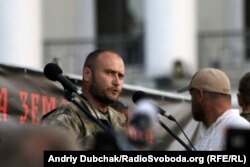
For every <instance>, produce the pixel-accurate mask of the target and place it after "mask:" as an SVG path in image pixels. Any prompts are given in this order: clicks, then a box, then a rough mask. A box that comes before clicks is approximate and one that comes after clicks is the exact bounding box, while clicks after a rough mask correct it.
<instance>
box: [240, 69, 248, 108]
mask: <svg viewBox="0 0 250 167" xmlns="http://www.w3.org/2000/svg"><path fill="white" fill-rule="evenodd" d="M238 91H239V93H240V95H241V96H242V98H243V101H244V102H245V103H247V104H250V72H247V73H245V74H244V75H243V76H242V78H241V79H240V82H239V87H238Z"/></svg>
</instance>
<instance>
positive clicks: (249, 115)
mask: <svg viewBox="0 0 250 167" xmlns="http://www.w3.org/2000/svg"><path fill="white" fill-rule="evenodd" d="M240 115H241V116H242V117H244V118H245V119H246V120H248V121H249V122H250V112H248V111H243V112H242V113H240Z"/></svg>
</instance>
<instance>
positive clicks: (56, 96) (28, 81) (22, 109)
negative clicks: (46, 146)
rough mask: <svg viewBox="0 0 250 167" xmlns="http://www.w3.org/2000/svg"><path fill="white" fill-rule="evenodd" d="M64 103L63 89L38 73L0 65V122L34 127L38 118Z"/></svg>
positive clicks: (38, 122)
mask: <svg viewBox="0 0 250 167" xmlns="http://www.w3.org/2000/svg"><path fill="white" fill-rule="evenodd" d="M64 102H66V99H65V98H64V92H63V87H62V86H61V85H60V83H57V82H52V81H50V80H48V79H47V78H46V77H45V76H44V75H43V73H42V72H40V71H35V70H30V69H25V68H20V67H13V66H7V65H3V64H0V121H5V122H6V121H8V120H10V119H14V120H16V121H18V122H19V123H20V124H32V125H38V124H40V118H41V116H42V115H44V114H45V113H47V112H49V111H51V110H52V109H54V108H56V107H57V106H58V105H60V104H61V103H64Z"/></svg>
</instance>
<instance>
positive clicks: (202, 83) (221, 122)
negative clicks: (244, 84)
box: [178, 68, 250, 151]
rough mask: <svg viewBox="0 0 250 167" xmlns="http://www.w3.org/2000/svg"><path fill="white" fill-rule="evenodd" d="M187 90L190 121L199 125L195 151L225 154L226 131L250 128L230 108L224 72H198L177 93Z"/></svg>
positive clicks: (228, 88)
mask: <svg viewBox="0 0 250 167" xmlns="http://www.w3.org/2000/svg"><path fill="white" fill-rule="evenodd" d="M187 90H188V91H189V92H190V95H191V105H192V115H193V118H194V119H195V120H196V121H200V122H202V127H201V130H200V140H199V141H198V143H197V144H196V145H195V148H196V150H206V151H209V150H225V149H226V140H225V139H226V138H225V131H226V130H227V128H230V127H240V128H241V127H242V128H243V127H244V128H246V127H247V128H250V124H249V122H248V121H247V120H246V119H244V118H242V117H241V116H240V115H239V111H238V110H237V109H232V108H231V84H230V80H229V78H228V76H227V75H226V74H225V73H224V72H223V71H221V70H218V69H215V68H204V69H201V70H199V71H198V72H196V73H195V74H194V75H193V77H192V80H191V82H190V84H189V85H188V86H186V87H184V88H182V89H179V90H178V91H179V92H184V91H187Z"/></svg>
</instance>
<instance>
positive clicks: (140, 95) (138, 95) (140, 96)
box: [132, 91, 149, 103]
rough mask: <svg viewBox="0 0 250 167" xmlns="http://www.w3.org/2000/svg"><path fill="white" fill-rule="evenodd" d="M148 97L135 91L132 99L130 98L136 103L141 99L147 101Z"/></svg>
mask: <svg viewBox="0 0 250 167" xmlns="http://www.w3.org/2000/svg"><path fill="white" fill-rule="evenodd" d="M148 98H149V97H148V95H147V94H146V93H145V92H143V91H136V92H135V93H134V94H133V97H132V100H133V102H134V103H137V102H138V101H139V100H141V99H148Z"/></svg>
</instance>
